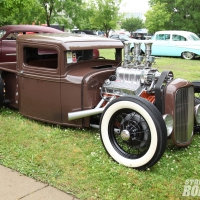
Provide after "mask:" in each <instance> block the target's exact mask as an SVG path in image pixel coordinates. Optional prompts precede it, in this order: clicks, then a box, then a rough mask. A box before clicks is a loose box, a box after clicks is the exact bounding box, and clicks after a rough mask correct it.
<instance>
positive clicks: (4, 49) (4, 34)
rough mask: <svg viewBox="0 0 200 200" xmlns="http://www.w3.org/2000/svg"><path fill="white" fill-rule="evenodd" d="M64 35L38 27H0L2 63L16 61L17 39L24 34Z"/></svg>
mask: <svg viewBox="0 0 200 200" xmlns="http://www.w3.org/2000/svg"><path fill="white" fill-rule="evenodd" d="M34 33H63V31H61V30H58V29H55V28H51V27H46V26H37V25H7V26H2V27H0V62H14V61H16V38H17V36H20V35H24V34H34Z"/></svg>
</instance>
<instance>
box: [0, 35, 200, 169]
mask: <svg viewBox="0 0 200 200" xmlns="http://www.w3.org/2000/svg"><path fill="white" fill-rule="evenodd" d="M143 42H145V41H143ZM151 45H152V43H151V42H150V41H149V40H148V41H146V42H145V46H146V50H145V55H140V54H141V43H139V42H138V43H135V44H134V48H135V49H134V53H132V52H130V44H129V43H125V44H124V45H123V44H122V43H121V42H120V41H118V40H114V39H110V38H104V37H97V36H89V35H78V34H74V35H73V34H67V33H52V34H51V33H50V34H37V35H22V36H19V37H17V62H9V63H1V64H0V73H1V74H0V106H10V107H14V108H16V109H19V112H20V113H21V114H22V115H24V116H26V117H29V118H32V119H35V120H40V121H44V122H48V123H54V124H59V125H63V126H72V127H94V128H99V129H100V131H101V140H102V143H103V145H104V147H105V150H106V151H107V153H108V154H109V155H110V156H111V157H112V158H113V159H114V160H115V161H116V162H118V163H120V164H122V165H124V166H127V167H131V168H135V169H139V170H145V169H147V168H150V167H151V166H153V165H154V164H155V163H156V162H157V161H158V160H159V159H160V158H161V156H162V155H163V153H164V151H165V148H166V144H167V140H168V138H171V139H172V140H173V143H174V144H175V145H177V146H187V145H189V144H190V143H191V142H192V138H193V134H194V133H195V132H198V131H199V124H200V104H199V102H200V101H199V99H198V98H196V97H195V93H198V92H199V88H200V84H199V82H198V81H197V82H194V83H192V82H189V81H187V80H184V79H180V78H178V79H174V77H173V73H172V72H171V71H164V72H158V70H157V69H155V68H152V64H153V62H154V59H155V58H154V57H153V56H151ZM93 49H98V51H99V55H100V57H94V56H93Z"/></svg>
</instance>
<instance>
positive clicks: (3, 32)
mask: <svg viewBox="0 0 200 200" xmlns="http://www.w3.org/2000/svg"><path fill="white" fill-rule="evenodd" d="M5 34H6V31H5V30H0V39H1V38H2V37H3V36H4V35H5Z"/></svg>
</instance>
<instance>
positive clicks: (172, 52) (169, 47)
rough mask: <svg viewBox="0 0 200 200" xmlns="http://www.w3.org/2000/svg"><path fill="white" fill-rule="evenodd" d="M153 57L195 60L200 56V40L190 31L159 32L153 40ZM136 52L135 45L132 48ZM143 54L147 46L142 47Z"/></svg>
mask: <svg viewBox="0 0 200 200" xmlns="http://www.w3.org/2000/svg"><path fill="white" fill-rule="evenodd" d="M151 40H152V42H153V45H152V52H151V55H153V56H172V57H182V58H184V59H188V60H190V59H193V58H195V56H199V55H200V38H199V37H198V36H197V35H196V34H195V33H192V32H189V31H158V32H156V33H155V34H154V35H153V36H152V38H151ZM130 48H131V51H132V52H133V50H134V44H131V46H130ZM141 50H142V53H144V51H145V45H141Z"/></svg>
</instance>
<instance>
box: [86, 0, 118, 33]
mask: <svg viewBox="0 0 200 200" xmlns="http://www.w3.org/2000/svg"><path fill="white" fill-rule="evenodd" d="M120 3H121V0H91V1H90V3H89V8H90V14H91V15H90V17H89V23H90V26H91V27H92V29H95V30H101V31H105V33H106V36H108V33H109V31H110V30H114V29H115V27H116V26H117V22H118V21H119V19H120V15H119V6H120Z"/></svg>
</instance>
